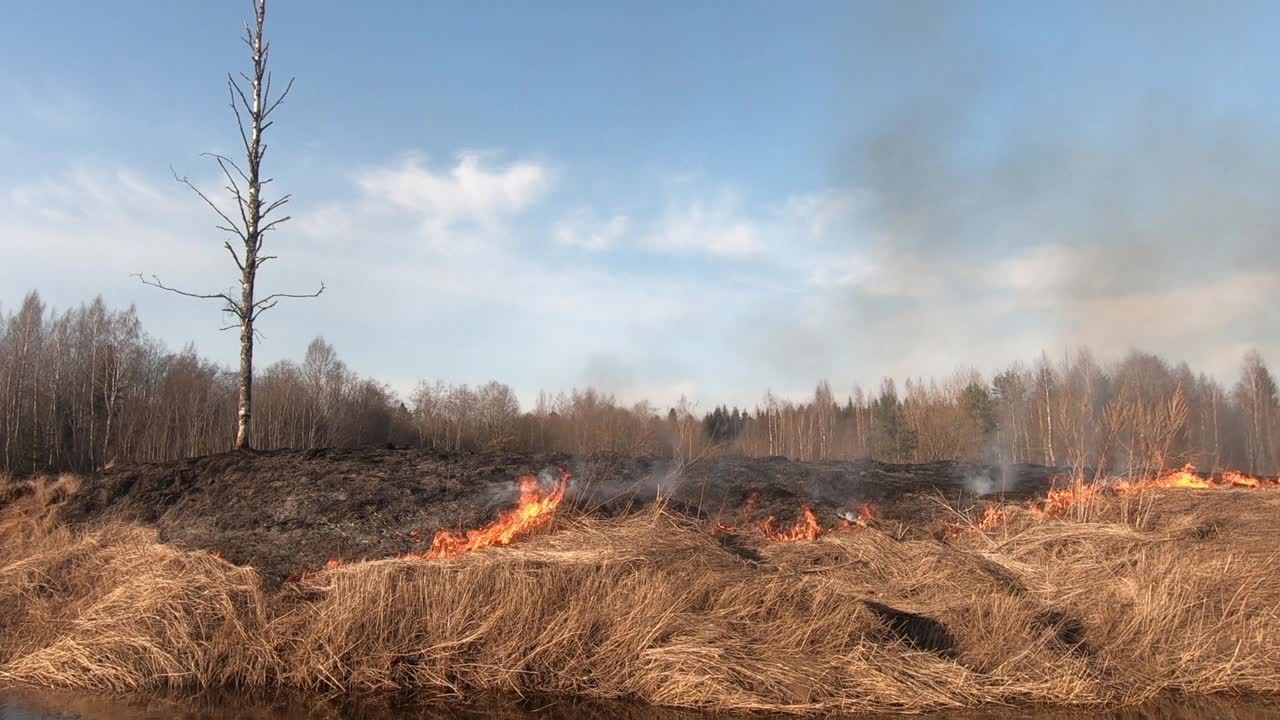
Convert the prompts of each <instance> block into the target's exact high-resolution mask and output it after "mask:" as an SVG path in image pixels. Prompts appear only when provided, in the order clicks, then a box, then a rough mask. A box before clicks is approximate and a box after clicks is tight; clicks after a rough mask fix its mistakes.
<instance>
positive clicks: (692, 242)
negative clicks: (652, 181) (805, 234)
mask: <svg viewBox="0 0 1280 720" xmlns="http://www.w3.org/2000/svg"><path fill="white" fill-rule="evenodd" d="M738 206H739V202H738V199H737V197H736V196H735V195H734V194H732V193H727V192H725V193H720V194H719V195H717V196H716V197H713V198H710V199H697V200H694V201H692V202H689V203H685V204H682V205H677V206H673V207H670V208H668V209H667V211H666V212H665V213H664V214H663V215H662V217H661V218H660V219H659V220H658V222H657V223H656V225H655V226H654V228H653V231H652V234H651V236H650V238H649V245H650V247H652V248H654V249H655V250H658V251H659V252H663V253H669V254H673V255H691V254H706V255H713V256H718V257H736V258H745V257H750V256H752V255H757V254H759V253H760V252H761V251H763V250H764V242H763V239H762V238H761V236H760V228H759V226H758V224H757V222H756V221H755V220H754V219H752V218H750V217H748V216H747V215H746V214H744V213H743V212H742V211H741V210H740V209H739V207H738Z"/></svg>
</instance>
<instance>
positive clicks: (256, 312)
mask: <svg viewBox="0 0 1280 720" xmlns="http://www.w3.org/2000/svg"><path fill="white" fill-rule="evenodd" d="M279 302H280V301H279V300H272V301H271V302H269V303H267V304H266V305H263V306H262V307H260V308H258V309H257V310H254V311H253V319H254V320H257V319H258V316H259V315H261V314H262V313H264V312H266V311H268V310H270V309H271V308H273V307H275V306H276V304H277V303H279Z"/></svg>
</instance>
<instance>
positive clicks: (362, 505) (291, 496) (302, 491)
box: [62, 448, 1066, 582]
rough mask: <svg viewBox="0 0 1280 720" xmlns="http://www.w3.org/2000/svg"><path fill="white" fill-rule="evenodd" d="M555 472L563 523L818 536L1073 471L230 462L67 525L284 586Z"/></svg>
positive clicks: (84, 511)
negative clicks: (207, 557) (734, 525)
mask: <svg viewBox="0 0 1280 720" xmlns="http://www.w3.org/2000/svg"><path fill="white" fill-rule="evenodd" d="M557 468H559V469H564V470H567V471H569V472H570V473H572V481H571V484H570V487H569V491H568V493H567V495H566V501H565V507H564V508H562V510H561V512H562V513H567V514H575V513H576V514H584V513H590V514H595V515H602V516H611V515H619V514H623V513H627V512H634V511H639V510H643V509H645V508H646V507H648V506H650V505H651V504H652V503H653V502H654V500H655V498H657V497H658V496H659V495H661V496H662V497H664V498H665V499H666V502H667V506H666V507H667V509H668V510H670V511H673V512H681V513H686V514H689V515H694V516H698V517H702V518H706V519H724V520H726V521H736V520H739V519H743V518H742V513H743V511H744V508H746V507H747V505H748V500H749V498H751V497H752V496H755V497H756V500H755V501H754V502H753V503H751V506H752V508H753V510H752V515H751V519H755V520H763V519H764V518H766V517H768V516H770V515H772V516H774V517H776V518H777V520H778V522H779V523H789V522H791V521H793V520H795V519H796V518H797V517H798V516H799V515H800V513H801V511H802V508H803V507H805V506H806V505H808V506H811V507H812V508H813V511H814V513H815V514H816V515H817V517H818V519H819V521H820V522H821V523H822V524H823V525H824V526H834V525H836V524H839V522H840V519H841V514H842V513H845V512H853V513H857V512H858V510H859V509H860V508H861V507H862V506H863V505H865V504H868V503H870V504H872V505H874V506H875V507H876V510H877V512H878V516H879V518H880V520H879V522H880V523H881V524H882V525H883V526H886V527H888V528H892V529H894V530H896V531H897V532H899V533H902V534H921V533H925V534H927V533H931V532H936V530H937V521H938V520H940V519H942V518H943V516H944V515H946V514H947V512H948V511H947V510H946V509H945V508H944V505H943V503H944V502H945V503H948V504H951V505H952V506H958V507H961V508H963V507H966V506H969V505H973V504H975V503H978V502H981V501H983V500H989V499H996V498H1001V497H1003V498H1004V499H1008V500H1024V499H1030V498H1033V497H1037V496H1041V495H1043V494H1044V493H1045V492H1046V491H1047V490H1048V489H1049V488H1050V487H1051V486H1052V484H1053V481H1054V479H1055V478H1056V477H1060V476H1062V475H1064V474H1065V473H1066V470H1064V469H1055V468H1049V467H1044V466H1038V465H1011V466H990V465H974V464H968V463H960V462H950V461H948V462H936V463H927V464H919V465H895V464H888V463H880V462H876V461H872V460H859V461H851V462H805V463H802V462H793V461H790V460H786V459H783V458H744V457H719V458H713V459H702V460H699V461H698V462H695V463H692V464H688V465H684V464H680V463H677V462H674V461H672V460H670V459H667V458H633V457H623V456H617V455H608V454H603V455H591V456H570V455H563V454H527V453H511V452H483V453H438V452H431V451H424V450H416V449H383V448H376V449H375V448H369V449H329V450H276V451H257V452H255V451H236V452H229V453H223V454H219V455H210V456H205V457H198V458H191V459H187V460H182V461H178V462H172V463H156V464H141V465H130V466H124V467H119V468H114V469H109V470H107V471H105V472H104V473H102V474H101V475H100V476H98V477H94V478H90V479H88V480H87V481H86V482H85V485H84V487H83V488H82V489H81V490H80V492H78V493H76V494H75V495H74V496H72V497H71V498H70V499H69V501H68V502H67V504H66V505H65V507H64V508H63V511H62V512H63V519H65V520H66V521H68V522H70V523H72V524H73V525H86V524H93V523H96V522H101V521H104V520H108V519H122V520H129V521H135V522H143V523H149V524H153V525H155V526H157V527H158V528H159V529H160V533H161V538H162V539H163V540H164V541H166V542H170V543H174V544H176V545H179V546H182V547H186V548H193V549H205V550H210V551H218V552H220V553H221V554H222V555H223V557H225V558H226V559H228V560H230V561H232V562H235V563H238V564H246V565H252V566H254V567H255V568H257V569H258V570H259V571H260V572H261V573H262V575H263V576H264V577H265V578H266V579H268V580H269V581H274V582H279V581H280V580H283V579H284V578H286V577H288V576H290V575H293V574H296V573H298V572H302V571H307V570H314V569H316V568H319V567H321V566H323V565H324V564H325V562H326V561H327V560H329V559H332V558H341V559H343V560H348V561H350V560H360V559H375V558H381V557H389V556H395V555H401V554H404V553H410V552H418V551H421V550H423V549H425V547H426V546H427V544H429V543H430V541H431V538H432V536H433V535H434V534H435V533H436V532H437V531H439V530H443V529H457V528H460V527H465V528H473V527H479V526H482V525H484V524H486V523H488V522H490V521H492V520H494V519H495V518H496V517H497V516H498V515H499V514H500V513H502V512H503V511H505V510H508V509H511V508H512V507H514V506H515V505H516V503H517V500H518V496H519V492H518V490H517V485H516V480H517V479H518V478H519V477H521V476H523V475H529V474H538V473H544V476H545V475H547V474H550V473H554V471H555V469H557Z"/></svg>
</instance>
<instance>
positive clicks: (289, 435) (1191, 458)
mask: <svg viewBox="0 0 1280 720" xmlns="http://www.w3.org/2000/svg"><path fill="white" fill-rule="evenodd" d="M236 412H237V378H236V373H235V372H234V370H232V369H231V368H228V367H224V366H222V365H219V364H218V363H215V362H211V361H209V360H207V359H204V358H201V357H200V356H199V355H198V354H197V353H196V351H195V350H194V349H193V348H191V347H187V348H185V349H183V350H181V351H177V352H175V351H172V350H170V349H167V348H166V347H165V346H164V345H163V344H162V343H161V342H159V341H158V340H156V339H155V338H153V337H151V336H150V335H148V334H147V333H146V331H145V330H144V329H143V328H142V325H141V323H140V322H139V320H138V317H137V315H136V313H135V312H134V310H133V309H132V308H129V309H124V310H120V309H111V308H108V307H106V306H105V305H104V303H103V302H102V300H101V299H97V300H94V301H93V302H90V303H87V304H84V305H81V306H79V307H75V308H70V309H65V310H55V309H51V308H49V307H47V306H46V305H45V304H44V303H43V302H42V301H41V299H40V297H39V295H38V294H37V293H31V294H29V295H28V296H27V297H26V298H25V300H24V301H23V303H22V305H21V307H19V308H17V309H16V310H9V311H5V312H0V414H2V417H0V470H3V471H6V472H9V473H14V474H26V473H32V472H40V471H79V472H85V471H94V470H97V469H101V468H103V467H105V466H108V465H110V464H112V463H121V462H132V461H157V460H167V459H173V458H180V457H185V456H193V455H202V454H208V453H215V452H221V451H224V450H228V449H230V448H231V447H232V445H233V443H234V440H235V429H236ZM252 422H253V434H254V437H255V442H256V445H257V446H258V447H260V448H280V447H292V448H304V447H333V446H358V445H384V444H387V443H392V444H396V445H412V446H418V447H424V448H431V449H438V450H478V449H513V450H515V449H518V450H535V451H544V450H555V451H564V452H570V453H590V452H595V451H614V452H620V453H635V454H659V455H672V456H676V457H678V458H681V459H684V460H695V459H698V458H706V457H712V456H714V455H716V454H718V453H742V454H747V455H756V456H766V455H780V456H786V457H789V458H793V459H797V460H827V459H850V458H863V457H872V458H876V459H880V460H886V461H892V462H924V461H929V460H938V459H964V460H981V461H989V462H997V463H1020V462H1029V463H1043V464H1049V465H1059V466H1074V467H1077V468H1101V469H1103V470H1105V471H1107V472H1112V473H1121V474H1123V473H1148V472H1154V471H1158V470H1160V469H1162V468H1167V467H1174V466H1180V465H1183V464H1186V463H1192V464H1195V465H1197V466H1199V467H1200V468H1202V469H1206V470H1209V469H1219V468H1230V469H1238V470H1244V471H1247V472H1252V473H1259V474H1275V473H1277V472H1280V403H1278V402H1277V391H1276V384H1275V381H1274V379H1273V377H1272V376H1271V374H1270V372H1269V371H1268V369H1267V366H1266V364H1265V362H1264V361H1263V358H1262V357H1261V356H1260V355H1259V354H1258V353H1256V352H1249V353H1246V354H1245V355H1244V357H1243V358H1242V359H1241V365H1240V372H1239V377H1238V378H1236V379H1235V381H1234V382H1233V383H1232V384H1231V385H1229V386H1224V385H1222V384H1221V383H1220V382H1218V381H1217V380H1215V379H1213V378H1210V377H1208V376H1207V375H1205V374H1203V373H1197V372H1194V371H1193V370H1192V369H1191V368H1189V367H1188V366H1187V365H1186V364H1177V365H1175V364H1171V363H1169V362H1167V361H1165V360H1164V359H1162V358H1160V357H1157V356H1155V355H1150V354H1145V353H1141V352H1133V353H1130V354H1129V355H1128V356H1126V357H1125V358H1124V359H1123V360H1121V361H1120V362H1118V363H1115V364H1111V365H1104V364H1101V363H1099V362H1098V361H1096V360H1095V359H1094V358H1093V356H1092V355H1091V354H1090V353H1089V352H1088V351H1086V350H1081V351H1078V352H1076V353H1074V354H1072V355H1069V356H1066V357H1057V358H1050V357H1049V356H1048V355H1042V356H1041V357H1040V358H1039V359H1038V360H1035V361H1034V362H1031V363H1027V364H1024V363H1014V364H1012V365H1010V366H1009V367H1008V368H1006V369H1004V370H1002V371H1000V372H998V373H997V374H995V376H994V377H990V378H988V377H983V376H982V375H981V374H979V373H977V372H958V373H956V374H955V375H954V376H952V377H949V378H945V379H936V380H908V381H906V382H904V383H902V384H901V385H899V384H897V383H895V382H894V381H893V380H890V379H886V380H884V381H883V382H882V383H881V384H880V385H879V386H878V387H875V388H872V389H868V390H864V389H862V388H851V389H849V391H848V392H845V391H843V390H833V389H832V388H831V387H830V385H829V384H828V383H826V382H819V383H817V387H816V389H815V390H814V393H813V395H812V397H810V398H807V399H805V400H804V401H794V400H787V399H782V398H778V397H774V396H772V395H769V394H766V395H764V396H763V398H762V400H761V401H760V402H759V403H758V404H757V405H756V406H755V407H752V408H728V407H716V408H702V409H697V408H694V407H693V406H691V405H689V404H688V403H681V404H680V406H678V407H674V408H665V407H664V408H658V407H653V406H651V405H649V404H647V403H640V404H636V405H629V406H627V405H622V404H619V403H618V402H616V401H615V400H614V398H612V397H611V396H609V395H607V394H603V393H600V392H597V391H595V390H592V389H590V388H588V389H585V390H573V391H571V392H568V393H560V394H557V395H548V394H545V393H544V394H542V395H540V396H539V398H538V401H537V403H536V404H535V405H534V406H533V407H529V408H522V407H520V404H519V402H518V401H517V399H516V396H515V393H514V392H513V391H512V389H511V388H510V387H508V386H506V385H504V384H502V383H499V382H490V383H487V384H485V385H481V386H478V387H470V386H467V385H452V384H448V383H446V382H442V381H434V382H433V381H423V382H422V383H420V384H419V385H418V387H417V388H416V389H415V390H414V391H413V392H412V394H411V395H410V396H409V397H403V398H402V397H398V396H397V394H396V393H395V392H393V391H392V390H391V389H389V388H388V387H387V386H386V385H384V384H382V383H380V382H378V381H377V380H374V379H372V378H366V377H361V376H359V375H358V374H356V373H355V372H353V371H352V370H351V369H350V368H348V367H347V366H346V365H345V364H344V363H343V362H342V360H341V359H340V358H339V356H338V353H337V351H336V350H335V349H334V348H333V347H332V346H331V345H329V344H328V343H326V342H325V341H324V340H323V339H320V338H317V339H316V340H314V341H313V342H312V343H311V344H310V346H309V347H308V348H307V351H306V354H305V356H304V357H302V358H301V359H300V360H299V361H296V362H295V361H282V362H277V363H275V364H273V365H269V366H267V367H263V368H260V369H259V370H258V372H257V373H256V380H255V398H254V415H253V419H252Z"/></svg>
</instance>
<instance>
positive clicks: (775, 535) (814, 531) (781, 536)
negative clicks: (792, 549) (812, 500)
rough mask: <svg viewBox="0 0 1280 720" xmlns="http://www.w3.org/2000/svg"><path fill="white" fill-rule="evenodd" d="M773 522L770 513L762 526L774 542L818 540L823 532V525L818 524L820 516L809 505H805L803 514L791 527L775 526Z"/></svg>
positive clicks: (765, 534) (767, 536) (766, 534)
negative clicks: (781, 527) (780, 527)
mask: <svg viewBox="0 0 1280 720" xmlns="http://www.w3.org/2000/svg"><path fill="white" fill-rule="evenodd" d="M773 523H774V518H773V516H772V515H770V516H769V519H768V520H765V521H764V524H763V525H761V526H760V528H761V529H762V530H764V536H765V537H766V538H768V539H769V540H773V541H774V542H796V541H799V540H817V539H818V536H819V535H821V534H822V525H820V524H818V518H816V517H814V515H813V510H812V509H810V508H809V506H808V505H805V506H804V510H803V515H802V516H801V517H800V519H799V520H796V522H795V524H794V525H792V526H791V527H790V528H786V529H779V528H775V527H774V526H773Z"/></svg>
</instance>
